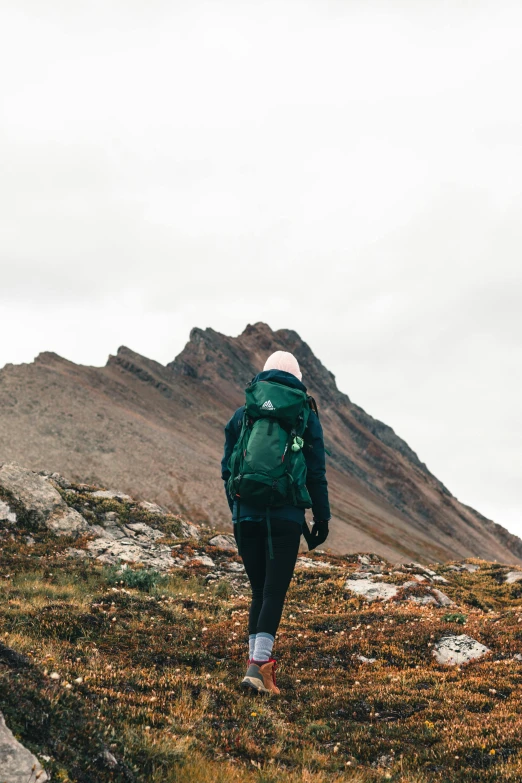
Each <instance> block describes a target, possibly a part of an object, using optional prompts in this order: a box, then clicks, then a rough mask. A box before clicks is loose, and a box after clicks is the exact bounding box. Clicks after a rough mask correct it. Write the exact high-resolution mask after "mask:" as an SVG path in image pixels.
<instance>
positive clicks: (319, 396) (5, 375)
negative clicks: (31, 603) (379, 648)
mask: <svg viewBox="0 0 522 783" xmlns="http://www.w3.org/2000/svg"><path fill="white" fill-rule="evenodd" d="M278 349H285V350H289V351H291V352H293V353H294V354H295V355H296V357H297V359H298V361H299V363H300V365H301V367H302V370H303V377H304V381H305V384H306V386H307V387H308V390H309V392H310V393H311V394H312V395H313V396H314V397H315V399H316V400H317V402H318V405H319V411H320V416H321V421H322V424H323V428H324V431H325V441H326V444H327V446H328V449H329V451H330V453H331V456H329V457H328V459H327V466H328V467H327V470H328V480H329V485H330V494H331V502H332V510H333V517H334V519H333V522H332V533H331V536H330V538H329V542H328V543H329V545H330V547H331V548H332V551H346V550H348V549H351V550H352V551H353V550H356V551H362V550H364V551H375V552H378V553H379V554H381V555H382V556H384V557H391V558H397V557H398V558H400V559H404V558H409V559H411V558H415V559H421V560H425V561H435V560H438V561H443V560H448V559H450V558H452V557H455V556H462V557H470V556H479V557H484V558H488V559H492V560H499V561H505V562H507V561H513V558H516V559H518V560H520V561H522V541H521V540H520V539H519V538H518V537H516V536H514V535H513V534H511V533H509V531H507V530H505V529H504V528H502V527H501V526H500V525H498V524H497V523H495V522H493V521H492V520H488V519H487V518H486V517H484V516H483V515H482V514H480V513H479V512H477V511H475V510H474V509H472V508H471V507H469V506H466V505H465V504H464V503H461V502H460V501H458V500H457V499H456V498H454V497H453V496H452V494H451V492H450V491H449V489H448V488H447V487H445V486H444V484H443V483H442V482H441V481H439V479H437V478H436V476H434V475H433V474H432V473H431V472H430V471H429V469H428V467H427V466H426V464H425V463H424V462H422V460H421V459H420V458H419V456H418V455H417V453H416V452H415V451H414V450H413V449H412V448H411V447H410V446H409V444H408V443H406V441H404V440H403V439H402V438H400V436H399V435H397V433H396V432H395V431H394V430H393V429H392V428H391V427H389V426H388V425H387V424H385V423H384V422H381V421H379V420H378V419H374V418H373V417H372V416H371V415H370V414H368V413H367V412H366V411H365V410H364V409H363V408H362V407H361V406H359V405H357V404H355V403H354V402H352V400H351V399H350V397H349V396H348V395H347V394H345V393H344V392H342V391H340V390H339V389H338V387H337V383H336V380H335V376H334V375H333V373H331V372H330V371H329V370H328V369H327V368H326V367H325V366H324V365H323V364H322V362H321V361H320V359H319V358H318V357H316V356H315V355H314V353H313V351H312V350H311V348H310V346H309V345H308V344H307V343H306V342H304V341H303V340H302V339H301V338H300V336H299V335H298V334H297V332H295V331H293V330H290V329H280V330H277V331H273V330H272V329H270V327H269V326H268V325H267V324H264V323H261V322H258V323H255V324H248V325H247V327H246V328H245V329H244V331H243V332H242V333H241V334H240V335H238V336H237V337H229V336H226V335H223V334H221V333H219V332H217V331H215V330H214V329H211V328H207V329H201V328H199V327H195V328H194V329H192V330H191V332H190V336H189V340H188V342H187V343H186V345H185V346H184V348H183V350H182V351H181V352H180V353H179V354H178V355H177V356H176V357H175V358H174V359H173V361H172V362H169V363H167V364H166V365H162V364H161V363H159V362H156V361H154V360H152V359H148V358H147V357H144V356H141V355H140V354H138V353H136V352H135V351H132V349H130V348H128V347H126V346H121V347H120V348H119V349H118V351H117V352H116V354H115V355H110V356H109V358H108V360H107V363H106V364H105V366H104V367H89V366H82V365H76V364H75V363H74V362H70V361H69V360H67V359H63V358H61V357H59V356H58V355H57V354H55V353H53V352H43V353H41V354H39V356H38V357H37V358H36V359H35V361H34V362H33V363H31V364H25V365H6V366H5V367H4V368H3V369H2V370H0V462H2V461H10V460H15V461H18V462H20V463H22V464H26V465H27V466H28V467H30V468H32V469H36V470H39V469H44V468H45V469H47V468H51V469H52V470H56V471H57V472H59V473H62V474H63V475H66V476H68V477H70V478H71V479H78V480H89V481H92V482H93V483H98V484H100V485H106V486H118V487H120V488H121V489H122V490H125V491H126V492H128V493H129V494H133V495H137V496H139V497H147V498H150V499H151V500H154V501H155V502H158V503H161V504H162V505H164V506H166V507H167V508H170V509H171V510H172V511H175V512H183V513H187V514H189V515H190V516H191V517H192V518H193V519H194V520H195V521H200V522H202V521H204V522H207V523H212V524H214V525H216V526H223V525H228V526H230V514H229V511H228V506H227V504H226V500H225V496H224V492H223V487H222V483H221V480H220V477H219V461H220V458H221V451H222V445H223V426H224V424H225V423H226V421H227V420H228V418H229V417H230V415H231V414H232V412H233V411H234V410H235V408H236V407H238V406H239V405H241V404H242V401H243V389H244V387H245V385H246V384H247V383H248V382H249V381H250V380H251V378H252V377H253V376H254V375H255V374H256V373H257V372H258V371H259V369H260V368H262V366H263V364H264V361H265V359H266V357H267V356H268V355H269V354H270V353H271V352H272V351H274V350H278Z"/></svg>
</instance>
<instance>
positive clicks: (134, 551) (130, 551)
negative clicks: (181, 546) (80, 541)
mask: <svg viewBox="0 0 522 783" xmlns="http://www.w3.org/2000/svg"><path fill="white" fill-rule="evenodd" d="M87 549H88V553H89V554H90V556H91V557H95V558H96V560H99V561H100V563H107V564H109V565H117V564H118V563H141V564H142V565H144V566H146V567H147V568H155V569H157V570H158V571H168V570H169V569H170V568H174V567H177V566H178V565H179V560H177V559H175V558H174V557H173V556H172V551H171V548H170V547H169V546H161V545H158V546H150V547H149V548H148V549H145V548H144V547H143V546H142V545H140V543H137V542H134V541H131V540H130V539H127V540H125V539H118V540H111V539H109V538H95V539H94V541H89V543H88V544H87Z"/></svg>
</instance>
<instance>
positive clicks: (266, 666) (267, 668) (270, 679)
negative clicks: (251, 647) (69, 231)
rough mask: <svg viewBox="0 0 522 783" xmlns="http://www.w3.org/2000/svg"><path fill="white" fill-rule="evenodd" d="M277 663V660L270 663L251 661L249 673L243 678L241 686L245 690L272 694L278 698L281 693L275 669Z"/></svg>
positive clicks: (271, 659)
mask: <svg viewBox="0 0 522 783" xmlns="http://www.w3.org/2000/svg"><path fill="white" fill-rule="evenodd" d="M276 666H277V663H276V660H275V658H270V660H269V661H257V662H256V661H254V660H250V661H249V666H248V669H247V673H246V674H245V676H244V677H243V680H242V682H241V685H242V687H243V688H252V689H253V690H255V691H257V692H258V693H272V694H274V695H275V696H278V695H279V693H280V690H279V688H278V687H277V685H276V680H275V669H276Z"/></svg>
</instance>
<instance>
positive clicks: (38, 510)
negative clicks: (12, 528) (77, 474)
mask: <svg viewBox="0 0 522 783" xmlns="http://www.w3.org/2000/svg"><path fill="white" fill-rule="evenodd" d="M1 489H4V490H7V492H9V493H11V495H13V497H15V498H16V500H17V501H18V502H19V503H20V505H21V506H22V507H23V509H24V511H25V512H26V514H27V516H28V517H29V519H31V521H33V522H35V523H37V524H43V525H45V527H47V528H48V529H49V530H52V531H53V532H54V533H56V534H57V535H78V534H79V533H82V532H85V531H86V530H88V527H89V526H88V524H87V522H86V521H85V519H84V518H83V517H82V515H81V514H79V513H78V512H77V511H75V510H74V509H72V508H69V506H68V505H67V503H66V502H65V501H64V500H63V498H62V496H61V495H60V493H59V492H58V490H56V489H55V488H54V487H53V485H52V484H51V483H50V482H49V481H48V480H47V479H46V478H45V477H44V476H40V475H38V473H33V472H32V471H31V470H26V469H25V468H22V467H21V466H20V465H17V464H16V463H11V464H8V465H2V467H1V468H0V490H1Z"/></svg>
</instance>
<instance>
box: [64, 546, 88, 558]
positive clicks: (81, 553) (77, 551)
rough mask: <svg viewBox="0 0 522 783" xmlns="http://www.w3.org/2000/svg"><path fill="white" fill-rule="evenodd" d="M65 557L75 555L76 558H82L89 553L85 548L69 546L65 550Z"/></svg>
mask: <svg viewBox="0 0 522 783" xmlns="http://www.w3.org/2000/svg"><path fill="white" fill-rule="evenodd" d="M65 554H66V555H67V557H76V558H77V559H78V560H83V558H84V557H89V553H88V552H86V551H85V549H74V547H72V546H70V547H68V548H67V549H66V550H65Z"/></svg>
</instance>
